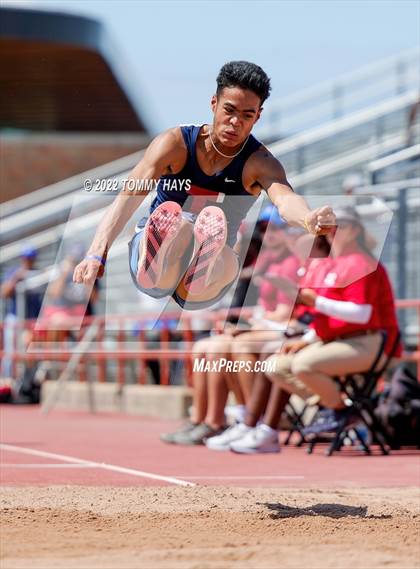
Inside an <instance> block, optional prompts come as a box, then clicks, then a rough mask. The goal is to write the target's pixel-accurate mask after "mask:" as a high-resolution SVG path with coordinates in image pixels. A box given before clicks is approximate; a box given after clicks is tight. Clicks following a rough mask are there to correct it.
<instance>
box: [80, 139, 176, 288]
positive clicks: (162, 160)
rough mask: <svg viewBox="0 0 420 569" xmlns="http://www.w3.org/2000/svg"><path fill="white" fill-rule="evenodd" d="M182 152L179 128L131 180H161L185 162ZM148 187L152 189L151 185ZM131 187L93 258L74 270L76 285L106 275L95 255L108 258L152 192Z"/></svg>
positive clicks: (118, 201) (102, 231)
mask: <svg viewBox="0 0 420 569" xmlns="http://www.w3.org/2000/svg"><path fill="white" fill-rule="evenodd" d="M182 152H183V147H182V144H180V141H179V137H178V136H177V134H176V129H171V130H168V131H165V132H164V133H162V134H160V135H159V136H157V137H156V138H155V139H154V140H153V141H152V142H151V143H150V145H149V146H148V147H147V149H146V151H145V153H144V155H143V157H142V159H141V160H140V162H139V163H138V164H137V166H135V168H134V169H133V170H132V171H131V173H130V175H129V176H128V179H129V180H130V179H134V180H145V181H146V180H152V179H153V180H157V179H158V178H160V176H162V175H163V174H165V173H167V172H169V171H171V168H172V166H173V164H174V163H177V162H178V161H179V160H180V159H181V160H182V156H181V155H182ZM144 186H145V187H148V185H147V184H144ZM130 187H131V186H130V185H129V182H127V183H126V185H125V187H124V188H123V189H122V190H121V192H120V193H119V194H118V196H117V197H116V198H115V200H114V201H113V202H112V204H111V205H110V206H109V208H107V210H106V212H105V215H104V217H103V218H102V220H101V222H100V224H99V226H98V229H97V230H96V233H95V237H94V238H93V241H92V244H91V246H90V247H89V250H88V252H87V254H86V257H90V258H86V259H84V260H83V261H82V262H81V263H79V264H78V265H77V266H76V268H75V269H74V273H73V280H74V282H76V283H84V284H88V285H89V284H93V282H94V281H95V279H96V278H100V277H102V276H103V273H104V264H103V263H101V261H100V260H99V259H95V258H92V256H93V257H99V258H103V259H106V256H107V254H108V251H109V249H110V247H111V245H112V243H113V242H114V241H115V239H116V238H117V237H118V235H119V234H120V233H121V231H122V230H123V229H124V227H125V225H126V223H127V222H128V220H129V219H130V217H131V216H132V215H133V213H134V212H135V211H136V210H137V208H138V207H139V206H140V204H141V203H142V201H143V200H144V198H145V197H146V196H147V194H148V191H138V192H136V191H130V190H129V189H128V188H130ZM134 187H136V184H134Z"/></svg>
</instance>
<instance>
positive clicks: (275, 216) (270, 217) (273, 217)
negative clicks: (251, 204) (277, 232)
mask: <svg viewBox="0 0 420 569" xmlns="http://www.w3.org/2000/svg"><path fill="white" fill-rule="evenodd" d="M258 221H266V222H267V223H268V222H269V223H270V224H272V225H275V226H276V227H278V228H280V229H283V228H285V227H287V222H286V221H285V220H284V219H283V218H282V217H280V214H279V212H278V209H277V208H276V206H274V205H267V206H266V207H264V208H263V210H262V211H261V213H260V216H259V218H258Z"/></svg>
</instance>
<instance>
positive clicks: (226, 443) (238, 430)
mask: <svg viewBox="0 0 420 569" xmlns="http://www.w3.org/2000/svg"><path fill="white" fill-rule="evenodd" d="M249 431H252V427H248V426H247V425H245V423H235V424H234V425H232V426H231V427H229V428H228V429H226V431H225V432H224V433H222V434H221V435H218V436H217V437H211V439H208V440H207V441H206V447H207V448H209V449H211V450H230V444H231V443H232V442H233V441H237V440H239V439H241V438H242V437H243V436H245V435H246V433H248V432H249Z"/></svg>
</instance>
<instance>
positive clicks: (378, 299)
mask: <svg viewBox="0 0 420 569" xmlns="http://www.w3.org/2000/svg"><path fill="white" fill-rule="evenodd" d="M336 216H337V224H338V227H337V229H336V231H335V232H334V234H330V235H327V240H328V241H329V242H330V243H331V257H330V259H329V266H326V268H325V269H326V270H325V272H324V273H323V280H322V282H321V283H316V286H311V287H309V286H308V285H307V288H305V289H303V290H301V291H300V293H299V296H298V300H299V301H300V302H301V303H303V304H305V305H307V306H309V307H312V308H313V309H314V315H315V318H314V321H313V323H312V324H311V333H310V334H308V335H306V337H305V339H304V340H301V341H298V342H294V343H291V344H289V345H287V346H285V347H284V349H283V353H279V354H275V355H273V356H271V358H270V360H272V361H273V363H274V364H275V371H274V372H272V373H271V372H270V373H268V374H267V375H268V376H269V377H270V379H271V380H272V381H274V382H276V383H277V384H278V385H280V386H281V387H282V388H283V389H285V390H286V391H288V392H289V393H296V394H298V395H300V396H302V397H305V398H306V397H308V396H310V395H312V394H316V395H318V396H319V398H320V403H321V405H322V406H323V407H325V410H324V411H323V412H322V413H321V414H320V416H319V420H318V421H315V423H314V424H312V425H310V426H309V427H308V428H307V430H306V432H307V433H308V434H310V433H319V432H328V431H333V430H335V429H336V428H337V427H339V426H340V425H342V424H348V423H349V422H350V421H351V419H352V410H351V408H349V407H347V406H346V404H345V402H344V400H343V398H342V394H341V392H340V386H339V385H338V384H337V382H336V381H335V380H334V379H333V378H334V377H336V376H342V375H346V374H349V373H357V372H363V371H366V370H368V369H369V368H370V366H371V365H372V364H373V362H374V361H375V358H376V356H377V353H378V350H379V347H380V345H381V341H382V335H381V333H380V331H381V330H383V329H385V330H386V331H387V334H388V341H387V344H386V348H385V353H386V354H387V353H389V350H390V349H391V346H392V344H393V341H394V340H395V337H396V334H397V333H398V324H397V319H396V313H395V307H394V298H393V294H392V288H391V285H390V282H389V278H388V275H387V273H386V270H385V268H384V267H383V266H382V265H381V263H379V262H378V261H377V260H376V259H375V258H374V257H373V255H372V254H371V252H370V250H369V249H368V248H367V246H366V241H365V230H364V227H363V225H362V223H361V221H360V217H359V215H358V213H357V211H356V210H355V209H353V208H351V207H347V208H341V209H338V210H337V211H336ZM398 353H399V350H397V355H398ZM384 357H385V355H383V356H382V358H384ZM378 364H379V365H380V362H378Z"/></svg>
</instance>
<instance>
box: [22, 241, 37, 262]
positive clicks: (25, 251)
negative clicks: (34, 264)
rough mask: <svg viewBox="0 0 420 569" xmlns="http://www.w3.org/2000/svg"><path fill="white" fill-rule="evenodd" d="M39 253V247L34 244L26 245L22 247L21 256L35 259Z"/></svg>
mask: <svg viewBox="0 0 420 569" xmlns="http://www.w3.org/2000/svg"><path fill="white" fill-rule="evenodd" d="M37 255H38V251H37V249H35V247H34V246H33V245H29V244H28V245H24V246H23V247H22V249H21V252H20V256H21V257H25V258H26V259H35V257H36V256H37Z"/></svg>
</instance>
